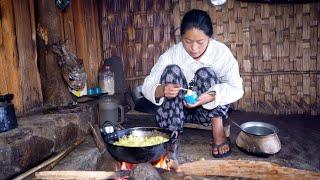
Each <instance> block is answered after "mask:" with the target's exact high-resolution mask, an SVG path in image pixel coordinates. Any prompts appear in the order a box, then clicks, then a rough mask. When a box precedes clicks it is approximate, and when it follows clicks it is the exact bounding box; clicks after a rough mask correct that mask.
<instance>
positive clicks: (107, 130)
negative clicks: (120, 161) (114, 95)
mask: <svg viewBox="0 0 320 180" xmlns="http://www.w3.org/2000/svg"><path fill="white" fill-rule="evenodd" d="M116 131H117V129H116V128H115V124H114V123H112V122H111V121H105V122H104V123H103V124H102V127H101V129H100V132H101V133H102V134H103V135H104V136H105V137H106V138H107V139H108V140H112V141H116V140H118V139H119V137H118V133H116Z"/></svg>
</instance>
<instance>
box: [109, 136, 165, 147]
mask: <svg viewBox="0 0 320 180" xmlns="http://www.w3.org/2000/svg"><path fill="white" fill-rule="evenodd" d="M167 141H169V139H168V138H165V137H163V136H150V137H138V136H134V135H132V134H130V135H129V136H124V137H122V138H120V139H119V141H116V142H115V143H114V145H118V146H126V147H146V146H154V145H157V144H161V143H164V142H167Z"/></svg>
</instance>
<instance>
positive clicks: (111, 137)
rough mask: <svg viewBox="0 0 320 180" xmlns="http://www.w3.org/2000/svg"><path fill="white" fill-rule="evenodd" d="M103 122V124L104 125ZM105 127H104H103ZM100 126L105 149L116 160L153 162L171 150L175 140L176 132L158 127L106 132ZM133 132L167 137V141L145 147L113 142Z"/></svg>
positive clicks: (146, 135) (136, 162) (137, 134)
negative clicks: (127, 145) (119, 144)
mask: <svg viewBox="0 0 320 180" xmlns="http://www.w3.org/2000/svg"><path fill="white" fill-rule="evenodd" d="M106 125H107V124H105V125H104V126H106ZM104 128H105V127H104ZM104 128H102V130H101V131H102V133H101V135H102V137H103V140H104V142H105V143H106V144H107V149H108V151H109V152H110V154H111V155H112V156H113V157H114V158H115V159H117V160H118V161H124V162H128V163H133V164H138V163H144V162H150V163H151V162H155V161H157V160H159V159H160V158H161V157H162V156H163V155H165V154H167V153H168V152H169V151H172V150H173V147H172V146H173V144H174V143H175V142H176V140H177V135H178V133H177V132H176V131H174V132H171V131H169V130H166V129H162V128H158V127H135V128H128V129H123V130H117V131H114V132H113V133H107V132H106V131H105V130H104ZM130 134H133V135H135V136H140V137H150V136H155V135H161V136H164V137H166V138H168V139H169V141H167V142H164V143H161V144H157V145H153V146H146V147H126V146H118V145H115V144H114V142H115V141H117V140H118V139H119V138H121V137H123V136H128V135H130Z"/></svg>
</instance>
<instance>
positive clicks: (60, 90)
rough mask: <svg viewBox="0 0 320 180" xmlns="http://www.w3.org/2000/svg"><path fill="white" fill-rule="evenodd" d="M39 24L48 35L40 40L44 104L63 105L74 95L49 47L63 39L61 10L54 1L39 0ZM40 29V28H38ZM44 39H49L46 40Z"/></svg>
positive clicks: (68, 102) (69, 101)
mask: <svg viewBox="0 0 320 180" xmlns="http://www.w3.org/2000/svg"><path fill="white" fill-rule="evenodd" d="M37 5H38V11H39V12H38V13H39V17H38V19H39V26H38V28H40V27H41V29H43V31H44V32H47V34H46V35H47V37H40V38H42V39H41V40H40V41H39V64H40V73H41V81H42V86H43V91H44V92H43V96H44V105H47V106H59V105H61V106H63V105H67V104H70V103H71V102H72V97H71V94H70V92H69V91H68V87H67V84H66V83H65V82H64V80H63V78H62V75H61V72H60V69H59V67H58V63H57V58H58V57H57V56H56V55H55V54H54V53H53V52H52V51H51V50H49V49H48V45H50V44H52V43H54V42H58V41H60V40H64V39H63V29H62V26H61V23H62V19H61V13H62V12H61V11H60V10H59V9H58V8H57V7H56V5H55V3H54V1H46V0H37ZM68 10H69V8H68V9H67V11H68ZM38 30H39V29H38ZM44 39H47V40H48V42H46V41H45V40H44Z"/></svg>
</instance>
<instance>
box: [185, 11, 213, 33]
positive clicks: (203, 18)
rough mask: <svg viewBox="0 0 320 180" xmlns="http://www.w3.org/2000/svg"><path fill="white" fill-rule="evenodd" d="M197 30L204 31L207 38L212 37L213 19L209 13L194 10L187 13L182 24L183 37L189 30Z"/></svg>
mask: <svg viewBox="0 0 320 180" xmlns="http://www.w3.org/2000/svg"><path fill="white" fill-rule="evenodd" d="M192 28H197V29H200V30H202V31H203V32H204V33H205V34H206V35H207V36H209V37H211V36H212V34H213V30H212V22H211V18H210V16H209V15H208V13H207V12H205V11H202V10H199V9H192V10H190V11H189V12H187V13H186V14H185V15H184V16H183V18H182V22H181V26H180V35H181V36H183V35H184V34H185V33H186V31H187V30H189V29H192Z"/></svg>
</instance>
